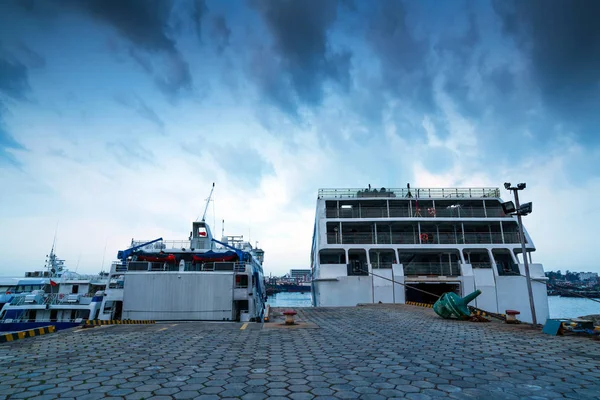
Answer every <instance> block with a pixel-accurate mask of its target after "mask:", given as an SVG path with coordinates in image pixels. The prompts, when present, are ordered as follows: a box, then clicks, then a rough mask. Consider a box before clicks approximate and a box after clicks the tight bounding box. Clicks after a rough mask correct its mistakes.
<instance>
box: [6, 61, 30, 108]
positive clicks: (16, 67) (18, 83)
mask: <svg viewBox="0 0 600 400" xmlns="http://www.w3.org/2000/svg"><path fill="white" fill-rule="evenodd" d="M28 90H29V81H28V73H27V67H26V66H25V65H24V64H23V63H21V62H19V61H17V60H14V59H13V60H11V59H9V58H4V57H2V56H0V93H2V94H4V95H6V96H8V97H11V98H13V99H16V100H23V99H25V93H26V92H27V91H28Z"/></svg>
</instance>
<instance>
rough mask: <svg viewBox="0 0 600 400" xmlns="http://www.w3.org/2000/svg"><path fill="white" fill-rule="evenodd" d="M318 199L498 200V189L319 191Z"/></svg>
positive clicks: (359, 189) (357, 189)
mask: <svg viewBox="0 0 600 400" xmlns="http://www.w3.org/2000/svg"><path fill="white" fill-rule="evenodd" d="M318 196H319V198H320V199H354V198H362V197H382V198H386V197H403V198H439V199H448V198H466V197H470V198H473V197H475V198H482V197H488V198H499V197H500V189H498V188H431V189H430V188H415V189H385V188H381V189H379V190H378V189H371V190H369V189H363V188H356V189H319V193H318Z"/></svg>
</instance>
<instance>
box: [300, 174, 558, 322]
mask: <svg viewBox="0 0 600 400" xmlns="http://www.w3.org/2000/svg"><path fill="white" fill-rule="evenodd" d="M502 202H503V201H502V199H501V198H500V190H499V189H498V188H450V189H442V188H424V189H421V188H412V189H411V188H410V186H408V187H407V188H406V189H386V188H381V189H371V188H370V187H369V188H366V189H319V191H318V197H317V207H316V218H315V225H314V233H313V243H312V251H311V269H312V273H313V281H312V282H313V286H312V291H313V303H314V305H315V306H355V305H356V304H358V303H379V302H381V303H405V302H407V301H414V302H421V303H433V302H435V300H436V299H437V296H439V295H441V294H442V293H445V292H449V291H454V292H456V293H457V294H459V295H462V296H464V295H466V294H468V293H471V292H473V291H475V290H476V289H479V290H481V291H482V294H481V295H480V296H479V297H477V298H476V299H475V300H474V301H473V302H472V303H471V304H472V305H474V306H476V307H478V308H481V309H483V310H486V311H490V312H494V313H504V312H505V311H506V310H507V309H513V310H518V311H520V313H521V314H520V319H521V320H522V321H525V322H531V321H532V316H531V311H530V307H529V297H528V290H527V282H526V278H525V268H524V264H523V261H522V250H521V241H520V234H519V229H518V223H517V219H516V218H515V217H514V216H510V215H506V214H505V213H504V212H503V209H502V207H501V204H502ZM523 231H524V236H525V243H526V257H528V261H529V270H530V275H531V280H532V289H533V297H534V304H535V310H536V316H537V320H538V321H545V320H546V318H547V317H548V298H547V292H546V284H545V281H546V279H547V278H546V277H545V275H544V269H543V266H542V264H540V263H534V262H533V258H532V253H533V252H534V251H535V245H534V243H533V241H532V239H531V237H530V236H529V234H528V233H527V231H526V230H525V229H523ZM416 289H420V290H416ZM425 292H426V293H425Z"/></svg>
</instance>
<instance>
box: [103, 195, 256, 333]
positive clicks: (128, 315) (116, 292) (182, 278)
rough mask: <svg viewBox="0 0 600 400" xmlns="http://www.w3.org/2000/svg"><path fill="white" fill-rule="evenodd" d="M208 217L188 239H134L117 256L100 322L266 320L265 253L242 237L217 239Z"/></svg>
mask: <svg viewBox="0 0 600 400" xmlns="http://www.w3.org/2000/svg"><path fill="white" fill-rule="evenodd" d="M213 189H214V184H213ZM211 196H212V191H211V194H210V196H209V197H208V200H207V202H206V207H208V204H209V202H210V198H211ZM205 217H206V208H205V210H204V216H203V217H202V219H201V220H200V221H194V222H192V231H191V232H190V235H189V237H188V239H187V240H163V239H162V238H158V239H155V240H134V239H132V241H131V244H130V246H129V248H128V249H126V250H122V251H119V252H118V255H117V257H118V258H119V259H120V261H117V262H114V263H113V264H112V266H111V270H110V276H109V284H108V288H107V290H106V292H105V293H104V298H103V301H102V306H101V312H100V315H99V316H98V319H100V320H125V319H131V320H156V321H189V320H206V321H242V322H244V321H262V319H263V314H264V308H265V302H266V289H265V284H264V276H263V268H262V263H263V261H264V251H263V250H262V249H259V248H254V247H253V246H252V245H251V244H250V243H249V242H247V241H244V239H243V236H225V235H224V232H222V236H221V240H217V239H215V238H213V233H212V231H211V229H210V226H209V224H208V223H207V222H206V221H205Z"/></svg>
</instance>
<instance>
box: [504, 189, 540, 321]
mask: <svg viewBox="0 0 600 400" xmlns="http://www.w3.org/2000/svg"><path fill="white" fill-rule="evenodd" d="M526 186H527V185H526V184H525V183H519V184H518V185H517V186H516V187H514V186H511V184H510V183H509V182H506V183H505V184H504V188H505V189H506V190H510V191H512V192H513V194H514V197H515V204H512V201H509V202H506V203H503V204H502V208H503V209H504V212H505V213H506V214H510V215H514V214H516V215H517V221H518V223H519V238H520V239H521V251H522V253H521V254H523V264H524V265H525V279H526V280H527V291H528V292H529V307H530V308H531V319H532V322H533V325H537V318H536V316H535V304H534V302H533V289H532V288H531V276H530V274H529V262H528V261H527V251H526V249H525V234H524V232H523V220H522V219H521V216H523V215H527V214H529V213H531V210H532V206H531V203H525V204H523V205H522V206H521V205H520V204H519V190H523V189H525V187H526Z"/></svg>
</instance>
